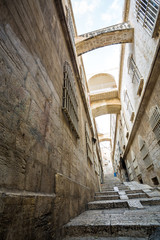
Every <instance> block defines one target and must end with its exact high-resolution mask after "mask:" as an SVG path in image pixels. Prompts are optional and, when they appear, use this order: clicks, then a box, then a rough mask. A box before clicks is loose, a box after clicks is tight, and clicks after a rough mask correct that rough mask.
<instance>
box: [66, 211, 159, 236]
mask: <svg viewBox="0 0 160 240" xmlns="http://www.w3.org/2000/svg"><path fill="white" fill-rule="evenodd" d="M159 215H160V208H159V206H154V207H148V209H138V210H129V209H123V210H119V212H116V211H115V212H114V213H113V212H110V210H92V211H90V210H88V211H86V212H84V213H82V214H81V215H79V216H78V217H76V218H74V219H72V220H71V221H70V222H69V223H68V224H66V225H65V226H64V233H65V236H68V237H69V236H70V237H80V236H82V237H89V236H92V237H93V236H94V237H97V239H98V237H135V238H136V237H137V238H138V237H139V238H145V237H149V236H150V235H152V234H153V233H155V232H156V231H157V230H158V228H160V216H159ZM102 239H103V238H102ZM122 239H124V238H122ZM157 239H158V238H157Z"/></svg>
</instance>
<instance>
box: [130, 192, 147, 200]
mask: <svg viewBox="0 0 160 240" xmlns="http://www.w3.org/2000/svg"><path fill="white" fill-rule="evenodd" d="M127 197H128V198H129V199H133V198H148V196H147V194H146V193H130V194H127Z"/></svg>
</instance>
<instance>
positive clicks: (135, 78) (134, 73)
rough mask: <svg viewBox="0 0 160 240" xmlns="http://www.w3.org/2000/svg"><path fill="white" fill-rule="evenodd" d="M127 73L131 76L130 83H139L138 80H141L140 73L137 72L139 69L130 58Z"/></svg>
mask: <svg viewBox="0 0 160 240" xmlns="http://www.w3.org/2000/svg"><path fill="white" fill-rule="evenodd" d="M128 73H129V74H130V75H131V78H132V82H135V83H138V84H139V83H140V80H141V78H142V76H141V73H140V71H139V69H138V68H137V66H136V64H135V61H134V60H133V57H132V56H131V57H130V60H129V71H128Z"/></svg>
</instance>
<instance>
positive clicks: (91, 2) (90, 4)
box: [73, 0, 101, 15]
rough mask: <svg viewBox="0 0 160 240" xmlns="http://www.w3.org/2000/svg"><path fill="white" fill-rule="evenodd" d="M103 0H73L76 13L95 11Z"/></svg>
mask: <svg viewBox="0 0 160 240" xmlns="http://www.w3.org/2000/svg"><path fill="white" fill-rule="evenodd" d="M100 1H101V0H76V1H73V7H74V11H75V14H80V15H83V14H85V13H87V12H93V11H94V10H95V9H96V7H97V6H98V5H99V4H100Z"/></svg>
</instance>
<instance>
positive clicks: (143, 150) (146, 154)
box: [140, 142, 152, 168]
mask: <svg viewBox="0 0 160 240" xmlns="http://www.w3.org/2000/svg"><path fill="white" fill-rule="evenodd" d="M140 151H141V155H142V159H143V161H144V163H145V165H146V168H149V167H150V166H151V165H152V162H151V158H150V155H149V152H148V148H147V146H146V143H145V142H144V144H143V146H142V148H141V149H140Z"/></svg>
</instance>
